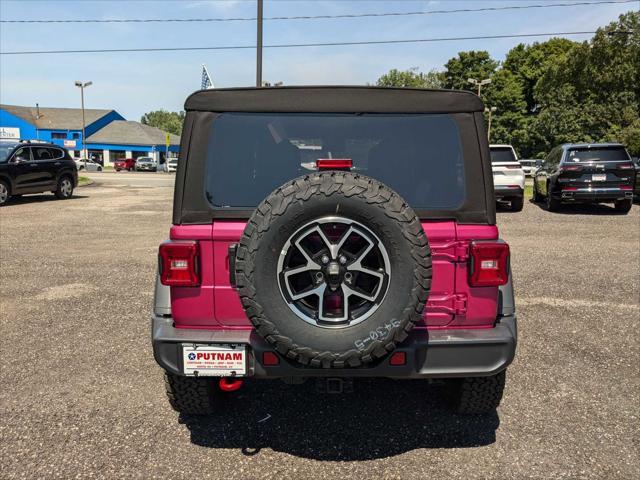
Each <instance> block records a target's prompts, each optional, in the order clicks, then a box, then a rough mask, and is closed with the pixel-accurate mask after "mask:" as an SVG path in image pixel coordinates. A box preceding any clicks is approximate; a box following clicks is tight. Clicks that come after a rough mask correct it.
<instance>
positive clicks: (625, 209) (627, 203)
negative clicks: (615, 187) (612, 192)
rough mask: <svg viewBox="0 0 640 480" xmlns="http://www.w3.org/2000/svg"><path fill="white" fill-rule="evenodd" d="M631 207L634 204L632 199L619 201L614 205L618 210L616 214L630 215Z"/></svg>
mask: <svg viewBox="0 0 640 480" xmlns="http://www.w3.org/2000/svg"><path fill="white" fill-rule="evenodd" d="M631 205H632V202H631V200H630V199H627V200H618V201H616V202H615V203H614V208H615V209H616V212H620V213H629V210H631Z"/></svg>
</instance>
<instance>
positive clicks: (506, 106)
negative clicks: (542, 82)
mask: <svg viewBox="0 0 640 480" xmlns="http://www.w3.org/2000/svg"><path fill="white" fill-rule="evenodd" d="M483 92H484V93H483V94H482V96H483V100H484V103H485V105H486V106H487V107H488V108H491V107H495V108H496V111H495V112H494V113H493V115H492V122H491V138H490V139H489V140H490V141H491V142H492V143H508V144H512V145H513V146H514V147H515V149H516V151H518V152H519V153H520V152H521V151H522V147H523V142H524V141H525V139H526V129H524V125H525V121H524V120H525V111H526V106H527V103H526V101H525V98H524V93H523V91H522V84H521V82H520V81H518V78H517V77H516V76H515V75H514V74H513V73H512V72H511V71H509V70H507V69H505V68H501V69H500V70H498V71H496V73H495V74H494V75H493V77H492V79H491V83H490V84H489V85H487V86H486V87H485V90H484V91H483ZM520 154H521V155H522V153H520Z"/></svg>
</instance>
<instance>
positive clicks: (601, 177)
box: [591, 173, 607, 182]
mask: <svg viewBox="0 0 640 480" xmlns="http://www.w3.org/2000/svg"><path fill="white" fill-rule="evenodd" d="M591 180H592V181H594V182H604V181H606V180H607V174H606V173H594V174H593V175H591Z"/></svg>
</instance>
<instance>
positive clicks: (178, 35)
mask: <svg viewBox="0 0 640 480" xmlns="http://www.w3.org/2000/svg"><path fill="white" fill-rule="evenodd" d="M574 1H577V0H516V1H479V0H476V1H470V0H440V1H366V0H362V1H286V0H265V12H264V15H265V17H269V16H295V15H335V14H345V13H356V14H357V13H372V12H404V11H416V10H434V9H458V8H479V7H486V6H505V5H531V4H542V3H572V2H574ZM639 7H640V0H639V1H638V2H637V3H626V4H619V5H611V4H609V5H589V6H579V7H577V6H576V7H565V8H547V9H531V10H511V11H502V12H477V13H456V14H447V15H424V16H408V17H384V18H362V19H332V20H295V21H266V22H265V25H264V43H265V45H268V44H279V43H315V42H340V41H366V40H380V39H383V40H387V39H408V38H430V37H452V36H478V35H500V34H521V33H530V32H562V31H585V30H586V31H589V30H595V29H596V28H597V27H600V26H603V25H606V24H607V23H609V22H611V21H613V20H615V19H616V18H617V17H618V16H619V15H620V14H621V13H624V12H627V11H629V10H633V9H638V8H639ZM255 9H256V7H255V2H254V1H252V0H248V1H239V0H229V1H189V0H184V1H134V2H128V1H123V0H116V1H84V0H76V1H51V0H49V1H33V0H20V1H18V0H0V17H1V18H2V19H3V20H9V19H76V18H77V19H82V18H97V19H114V18H202V17H238V16H240V17H246V16H249V17H252V16H254V15H255ZM589 37H590V35H583V36H572V37H570V38H572V39H574V40H585V39H587V38H589ZM544 39H545V38H540V39H539V40H544ZM521 41H524V42H527V43H530V42H533V41H534V39H524V40H523V39H500V40H474V41H457V42H446V43H423V44H398V45H373V46H340V47H313V48H295V49H294V48H292V49H266V50H265V51H264V74H263V77H264V79H265V80H269V81H272V82H275V81H283V82H284V83H285V84H287V85H304V84H307V85H309V84H316V85H317V84H366V83H367V82H369V83H373V82H375V80H376V79H377V78H378V77H379V76H380V75H382V74H383V73H385V72H386V71H388V70H389V69H391V68H399V69H406V68H410V67H418V68H420V69H421V70H425V71H426V70H430V69H433V68H435V69H440V68H442V65H443V64H444V63H445V62H446V61H447V60H448V59H449V58H451V57H452V56H455V55H456V54H457V52H458V51H461V50H472V49H476V50H488V51H489V52H490V53H491V55H492V56H493V57H494V58H496V59H498V60H502V59H504V55H505V54H506V52H507V51H508V50H509V49H510V48H511V47H513V46H514V45H516V44H517V43H520V42H521ZM252 44H255V24H254V22H224V23H148V24H84V25H83V24H0V50H2V51H16V50H54V49H61V50H65V49H94V48H137V47H171V46H218V45H252ZM202 63H205V64H207V66H208V68H209V71H210V73H211V74H212V76H213V79H214V83H215V85H216V86H218V87H227V86H245V85H253V83H254V82H255V51H254V50H233V51H195V52H157V53H102V54H95V53H89V54H86V53H85V54H66V55H28V56H6V55H3V56H0V103H8V104H17V105H35V103H36V102H38V103H39V104H40V105H41V106H46V107H76V106H79V103H80V102H79V93H78V89H77V88H75V87H74V86H73V82H74V80H83V81H88V80H92V81H93V86H91V87H89V89H87V91H86V106H87V107H88V108H89V107H90V108H114V109H116V110H117V111H119V112H120V113H121V114H122V115H124V116H125V117H126V118H128V119H132V120H138V119H139V117H140V115H141V114H143V113H144V112H146V111H149V110H155V109H159V108H165V109H168V110H180V109H182V105H183V103H184V99H185V98H186V96H187V95H188V94H189V93H191V92H192V91H194V90H196V89H198V88H199V87H200V72H201V67H200V65H201V64H202Z"/></svg>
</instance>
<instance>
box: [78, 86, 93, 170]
mask: <svg viewBox="0 0 640 480" xmlns="http://www.w3.org/2000/svg"><path fill="white" fill-rule="evenodd" d="M75 85H76V87H78V88H80V103H81V105H82V152H83V155H82V158H84V171H85V172H86V171H87V156H88V155H89V154H88V152H87V137H86V136H85V132H84V129H85V126H86V125H85V121H84V89H85V88H86V87H88V86H90V85H93V82H85V83H82V82H81V81H79V80H76V83H75Z"/></svg>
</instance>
